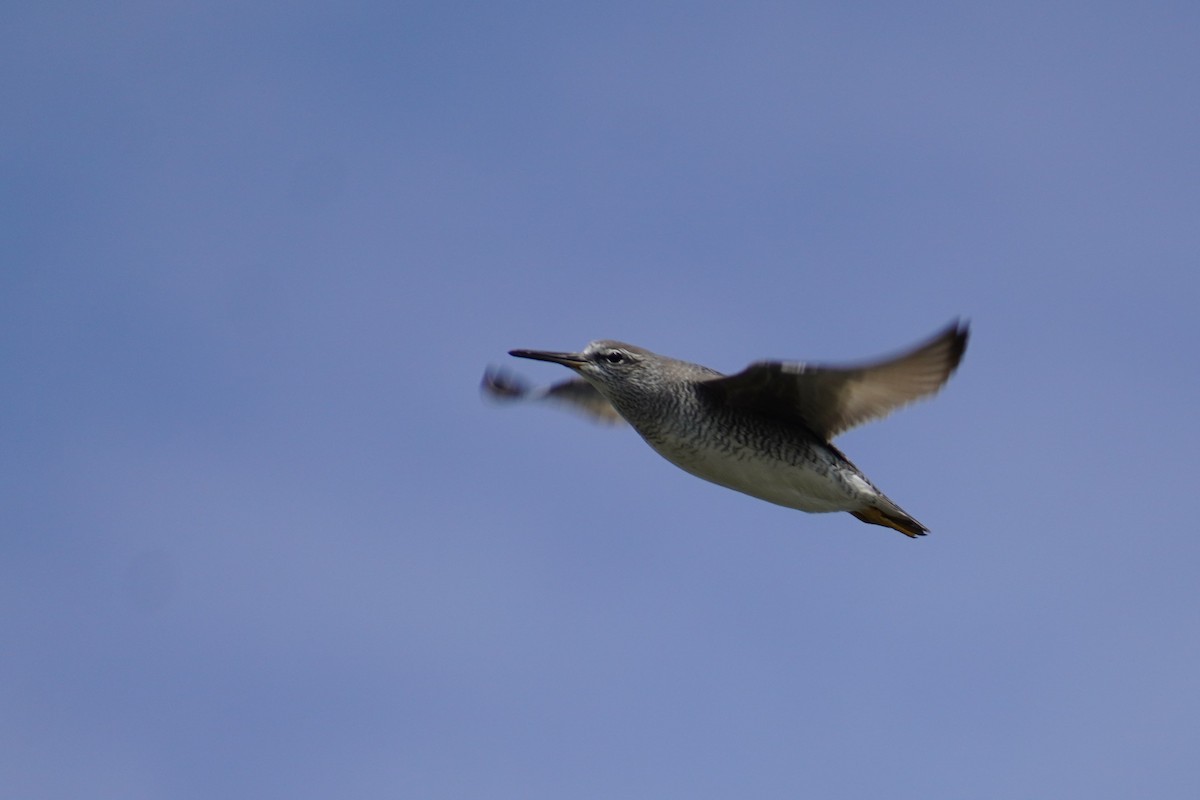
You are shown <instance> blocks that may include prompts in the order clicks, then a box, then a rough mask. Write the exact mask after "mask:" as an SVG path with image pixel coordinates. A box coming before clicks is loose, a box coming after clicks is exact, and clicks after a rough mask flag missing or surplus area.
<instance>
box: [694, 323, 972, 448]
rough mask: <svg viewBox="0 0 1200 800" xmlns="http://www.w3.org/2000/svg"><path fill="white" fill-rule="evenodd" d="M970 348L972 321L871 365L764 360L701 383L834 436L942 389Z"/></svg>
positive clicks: (741, 403)
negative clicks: (964, 353) (969, 335)
mask: <svg viewBox="0 0 1200 800" xmlns="http://www.w3.org/2000/svg"><path fill="white" fill-rule="evenodd" d="M966 347H967V325H966V323H963V322H954V323H953V324H951V325H950V326H949V327H947V328H946V329H944V330H943V331H941V332H940V333H938V334H937V335H936V336H934V337H933V338H932V339H929V340H928V341H926V342H924V343H922V344H920V345H917V346H916V347H914V348H913V349H912V350H909V351H907V352H905V353H902V354H900V355H898V356H892V357H890V358H885V359H883V360H880V361H876V362H873V363H869V364H862V365H859V366H847V367H837V366H821V365H819V364H802V363H794V362H792V363H789V362H783V361H758V362H755V363H754V364H751V365H750V366H748V367H746V369H744V370H742V371H741V372H739V373H737V374H736V375H730V376H728V377H722V378H714V379H713V380H710V381H705V382H704V383H703V384H701V385H702V386H705V387H707V388H708V389H710V390H711V391H712V392H713V393H715V394H716V395H717V396H718V397H720V398H721V399H722V400H723V401H724V402H726V403H728V404H729V405H731V406H735V407H739V408H745V409H750V410H754V411H758V412H760V413H764V414H769V415H772V416H776V417H782V418H784V419H794V420H796V421H798V422H801V423H803V424H804V425H806V426H807V427H808V429H809V430H811V431H812V432H813V433H815V434H817V435H818V436H821V437H824V438H825V439H826V440H829V439H832V438H833V437H834V436H837V435H838V434H839V433H842V432H843V431H846V430H848V429H850V428H853V427H854V426H856V425H861V424H862V423H864V422H868V421H870V420H874V419H880V418H881V417H885V416H887V415H888V414H890V413H891V412H892V411H894V410H895V409H897V408H899V407H900V406H903V405H906V404H908V403H911V402H913V401H914V400H919V399H920V398H922V397H925V396H927V395H930V394H933V393H934V392H936V391H937V390H938V389H940V388H941V387H942V384H944V383H945V382H946V380H947V379H948V378H949V377H950V375H951V374H952V373H953V372H954V369H955V367H957V366H958V362H959V361H961V360H962V356H963V352H964V351H965V350H966Z"/></svg>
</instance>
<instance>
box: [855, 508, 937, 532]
mask: <svg viewBox="0 0 1200 800" xmlns="http://www.w3.org/2000/svg"><path fill="white" fill-rule="evenodd" d="M888 506H890V507H881V506H878V505H870V506H867V507H866V508H864V509H861V510H859V511H851V512H850V513H851V514H853V515H854V516H856V517H858V518H859V519H861V520H862V521H863V522H866V523H869V524H871V525H882V526H883V527H885V528H892V529H893V530H897V531H900V532H901V533H903V534H904V535H905V536H910V537H912V538H914V539H915V538H916V537H918V536H924V535H925V534H926V533H927V532H928V531H929V529H928V528H926V527H925V526H924V525H922V524H921V523H919V522H917V521H916V520H915V519H913V518H912V517H910V516H909V515H908V514H905V513H904V511H903V510H901V508H900V506H898V505H896V504H895V503H889V504H888Z"/></svg>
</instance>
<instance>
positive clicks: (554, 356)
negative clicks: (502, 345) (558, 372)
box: [508, 350, 586, 369]
mask: <svg viewBox="0 0 1200 800" xmlns="http://www.w3.org/2000/svg"><path fill="white" fill-rule="evenodd" d="M508 354H509V355H510V356H516V357H517V358H532V359H533V360H534V361H552V362H553V363H555V364H562V365H563V366H564V367H570V368H571V369H579V368H580V367H581V366H583V364H584V363H585V362H586V359H584V357H583V356H582V355H580V354H579V353H551V352H548V351H546V350H509V351H508Z"/></svg>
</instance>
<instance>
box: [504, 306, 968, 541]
mask: <svg viewBox="0 0 1200 800" xmlns="http://www.w3.org/2000/svg"><path fill="white" fill-rule="evenodd" d="M968 336H969V326H968V323H967V322H965V321H962V320H956V321H954V322H952V323H950V324H949V325H948V326H946V327H945V328H943V329H942V330H940V331H939V332H938V333H936V334H935V335H933V336H932V337H930V338H929V339H927V340H925V341H923V342H921V343H919V344H917V345H915V346H912V347H910V348H908V349H907V350H904V351H903V352H900V353H898V354H894V355H891V356H887V357H883V358H879V359H876V360H873V361H868V362H863V363H859V364H845V365H833V364H828V365H822V364H810V363H805V362H789V361H767V360H764V361H755V362H753V363H751V364H750V365H749V366H747V367H746V368H745V369H743V370H742V371H741V372H737V373H735V374H732V375H723V374H722V373H720V372H717V371H716V370H714V369H710V368H709V367H705V366H702V365H700V364H693V363H691V362H688V361H681V360H679V359H675V358H670V357H667V356H662V355H658V354H657V353H653V352H651V351H649V350H646V349H644V348H641V347H637V346H635V345H631V344H625V343H624V342H619V341H614V340H611V339H600V340H596V341H593V342H591V343H590V344H588V345H587V346H586V347H585V348H584V349H583V350H582V351H580V352H578V353H569V352H554V351H547V350H510V351H509V355H512V356H516V357H518V358H525V359H533V360H536V361H548V362H552V363H555V364H561V365H563V366H565V367H568V368H569V369H571V370H573V371H574V372H575V373H576V375H577V377H575V378H571V379H568V380H565V381H561V382H559V383H556V384H553V385H551V386H548V387H545V388H541V389H535V388H532V387H531V386H530V385H529V384H527V383H526V382H525V381H523V380H522V379H520V378H518V377H516V376H515V375H513V374H511V373H510V372H508V371H507V370H503V369H497V368H488V369H487V370H486V371H485V373H484V376H483V382H482V389H483V392H484V394H485V396H487V397H489V398H492V399H495V400H500V401H514V400H544V401H550V402H555V403H559V404H562V405H565V406H567V407H569V408H571V409H573V410H576V411H578V412H581V413H583V414H584V415H586V416H589V417H591V418H592V419H594V420H596V421H599V422H604V423H611V424H620V423H628V424H629V425H630V426H632V427H633V429H634V430H635V431H636V432H637V433H638V434H639V435H640V436H641V437H642V439H644V440H645V441H646V443H647V444H649V445H650V447H651V448H653V449H654V450H655V451H656V452H657V453H658V454H659V455H661V456H662V457H663V458H665V459H666V460H667V461H670V462H671V463H672V464H674V465H675V466H677V467H679V468H680V469H682V470H684V471H685V472H688V473H690V474H692V475H695V476H696V477H698V478H703V479H704V480H706V481H710V482H712V483H715V484H718V485H720V486H724V487H726V488H729V489H733V490H735V491H738V492H742V493H744V494H747V495H750V496H752V497H756V498H759V499H761V500H766V501H767V502H770V503H775V504H777V505H781V506H785V507H788V508H794V509H799V510H801V511H806V512H809V513H826V512H837V511H845V512H849V513H850V514H852V515H853V516H855V517H856V518H858V519H859V520H861V521H862V522H865V523H868V524H871V525H880V526H883V527H886V528H891V529H894V530H897V531H899V532H900V533H903V534H904V535H906V536H909V537H912V538H915V537H917V536H923V535H925V534H926V533H927V532H928V530H929V529H928V528H926V527H925V526H924V525H922V524H921V523H920V522H918V521H917V520H916V519H915V518H913V516H912V515H910V514H909V513H908V512H906V511H904V510H903V509H902V508H900V506H898V505H897V504H896V503H895V502H894V501H893V500H891V499H890V498H889V497H888V496H887V495H885V494H884V493H883V492H881V491H880V490H879V489H878V488H876V487H875V485H874V484H873V483H871V481H870V480H869V479H868V478H867V476H866V475H864V474H863V472H862V470H860V469H859V468H858V467H856V466H855V465H854V464H853V463H852V462H851V461H850V459H848V458H847V457H846V456H845V454H843V453H842V451H841V450H839V449H838V448H837V447H835V446H834V445H833V442H832V440H833V439H834V438H835V437H836V436H837V435H838V434H841V433H843V432H845V431H847V430H849V429H850V428H853V427H855V426H857V425H861V424H862V423H865V422H869V421H872V420H876V419H881V418H883V417H885V416H887V415H888V414H890V413H891V412H892V411H894V410H895V409H897V408H899V407H901V406H904V405H907V404H909V403H911V402H913V401H915V400H919V399H921V398H925V397H928V396H930V395H932V394H934V393H936V392H937V391H938V390H939V389H941V388H942V386H943V385H944V384H945V383H946V381H947V380H948V379H949V378H950V376H951V374H953V373H954V371H955V369H957V367H958V365H959V362H960V361H961V360H962V357H963V353H964V352H965V351H966V347H967V339H968Z"/></svg>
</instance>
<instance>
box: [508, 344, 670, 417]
mask: <svg viewBox="0 0 1200 800" xmlns="http://www.w3.org/2000/svg"><path fill="white" fill-rule="evenodd" d="M509 355H514V356H517V357H518V358H532V359H534V360H536V361H551V362H553V363H555V364H562V365H563V366H564V367H570V368H571V369H573V370H575V371H576V372H578V373H579V375H580V376H581V377H582V378H584V379H586V380H587V381H588V383H590V384H592V385H593V386H595V387H596V388H597V389H599V390H600V392H601V393H602V394H603V395H604V396H605V397H607V398H608V399H609V400H610V401H612V402H613V403H615V404H616V403H620V401H621V400H622V399H623V398H630V397H636V396H639V395H645V394H649V393H652V392H654V391H655V390H656V389H657V388H658V387H659V386H660V385H661V384H662V383H663V382H664V380H665V379H666V375H665V374H664V371H663V369H662V368H661V367H662V365H663V362H666V361H669V360H670V359H664V358H663V357H662V356H659V355H656V354H654V353H651V352H650V351H649V350H644V349H643V348H641V347H636V346H634V345H631V344H625V343H624V342H615V341H612V340H610V339H601V340H598V341H595V342H592V343H591V344H589V345H588V346H587V347H585V348H583V352H581V353H555V352H549V351H546V350H510V351H509ZM656 367H657V368H656Z"/></svg>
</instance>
